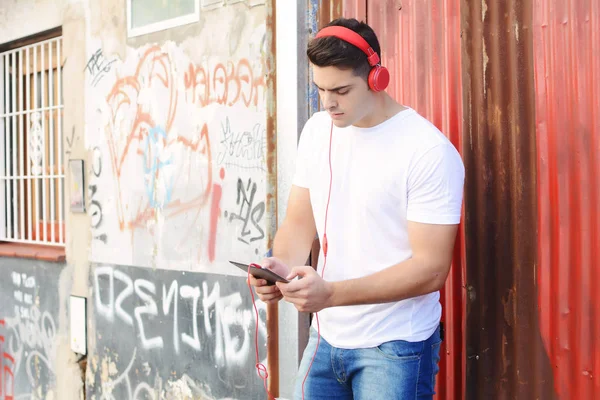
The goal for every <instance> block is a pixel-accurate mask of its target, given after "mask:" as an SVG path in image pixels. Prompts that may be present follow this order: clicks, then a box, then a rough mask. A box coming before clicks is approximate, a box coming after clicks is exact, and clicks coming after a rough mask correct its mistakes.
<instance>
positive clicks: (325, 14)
mask: <svg viewBox="0 0 600 400" xmlns="http://www.w3.org/2000/svg"><path fill="white" fill-rule="evenodd" d="M309 1H318V2H319V12H318V21H317V25H318V28H319V29H321V28H322V27H324V26H325V25H326V24H327V23H329V22H330V21H332V20H334V19H336V18H340V17H346V18H356V19H358V20H359V21H365V20H366V19H367V0H309Z"/></svg>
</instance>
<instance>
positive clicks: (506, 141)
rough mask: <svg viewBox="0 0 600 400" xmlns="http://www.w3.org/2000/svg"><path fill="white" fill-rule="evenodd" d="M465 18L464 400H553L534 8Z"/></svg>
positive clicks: (517, 2)
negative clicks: (540, 238) (540, 271)
mask: <svg viewBox="0 0 600 400" xmlns="http://www.w3.org/2000/svg"><path fill="white" fill-rule="evenodd" d="M461 15H462V17H461V20H462V41H463V54H462V56H463V63H462V65H463V87H464V89H463V95H464V101H463V104H464V114H465V128H464V143H463V154H464V158H465V167H466V171H467V172H466V185H465V187H466V191H465V208H466V221H465V228H466V234H465V237H466V269H467V324H466V327H467V328H466V346H467V348H466V351H467V370H466V379H467V381H466V398H467V399H478V400H479V399H544V400H545V399H552V398H555V397H556V394H555V393H554V391H553V376H552V365H551V363H550V360H549V358H548V356H547V354H546V352H545V350H544V345H543V342H542V336H541V334H540V323H539V319H538V308H540V306H542V307H546V305H545V304H538V302H537V299H538V293H537V275H536V262H537V257H536V254H537V240H536V238H537V235H536V228H537V217H536V214H537V196H536V189H535V188H536V137H535V117H534V115H535V96H534V72H533V63H534V58H533V38H532V36H533V35H532V30H531V21H532V17H533V1H532V0H510V1H491V0H483V1H477V2H472V1H470V0H462V2H461ZM540 101H542V102H543V101H545V99H541V100H540ZM562 133H563V134H564V133H565V132H562ZM556 222H558V221H556ZM571 240H573V238H571ZM558 312H559V311H558V310H557V313H558ZM574 398H576V397H574Z"/></svg>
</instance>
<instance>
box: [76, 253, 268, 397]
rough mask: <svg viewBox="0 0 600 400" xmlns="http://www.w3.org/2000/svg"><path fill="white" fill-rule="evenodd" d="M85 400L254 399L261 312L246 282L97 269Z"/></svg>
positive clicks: (259, 391)
mask: <svg viewBox="0 0 600 400" xmlns="http://www.w3.org/2000/svg"><path fill="white" fill-rule="evenodd" d="M92 280H93V282H92V285H93V295H92V299H93V300H92V303H93V307H94V325H95V329H94V330H95V332H96V333H95V338H94V339H93V340H94V341H95V343H96V344H95V348H96V351H95V354H93V355H92V356H91V357H90V358H89V359H88V372H87V391H88V398H90V399H119V400H129V399H221V398H228V399H250V398H252V399H256V398H263V397H264V396H265V393H264V388H263V384H262V381H261V380H260V378H258V376H257V374H256V370H255V368H254V365H255V363H256V349H257V347H256V345H255V339H256V340H258V351H259V360H260V361H261V362H262V363H264V364H265V365H266V360H265V355H266V346H265V340H266V331H265V324H264V322H265V318H266V307H265V305H264V303H262V302H258V303H257V304H256V305H257V308H256V311H257V312H258V313H259V317H258V318H259V321H260V323H259V329H258V336H256V323H255V321H256V311H255V309H254V307H253V305H252V301H251V297H250V295H249V292H248V287H247V286H246V283H245V280H244V278H238V277H230V276H228V277H226V276H224V275H216V274H204V273H190V272H187V273H186V272H177V271H153V270H152V269H149V268H135V267H116V266H111V265H105V264H102V265H96V266H95V268H94V273H93V277H92Z"/></svg>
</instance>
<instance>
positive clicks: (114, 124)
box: [104, 46, 265, 261]
mask: <svg viewBox="0 0 600 400" xmlns="http://www.w3.org/2000/svg"><path fill="white" fill-rule="evenodd" d="M176 70H177V68H175V63H174V61H173V60H172V59H171V57H170V55H169V54H167V53H166V52H164V51H162V50H161V48H160V47H158V46H154V47H150V48H148V49H147V50H146V51H145V52H144V53H143V55H142V56H141V58H140V60H139V62H138V64H137V67H136V68H135V71H134V73H133V74H131V75H127V76H123V77H121V78H119V79H118V80H117V81H116V82H115V83H114V85H113V86H112V88H111V89H110V91H109V93H108V95H107V97H106V103H107V105H108V109H109V110H108V113H109V115H108V123H107V125H106V126H105V127H104V132H105V135H106V138H107V143H108V151H109V158H110V163H111V165H112V170H113V171H114V173H115V179H116V187H117V192H118V193H119V195H118V197H117V199H116V203H117V204H116V208H117V217H118V223H119V229H120V230H121V231H122V232H123V231H126V230H130V231H131V232H132V235H133V232H134V230H135V229H138V228H143V227H144V226H145V225H146V224H147V223H148V222H149V221H152V220H153V219H155V218H156V216H157V212H158V209H160V211H161V214H162V216H163V217H164V218H170V217H174V216H177V215H180V214H182V213H184V212H189V211H194V210H195V211H196V213H195V217H194V221H195V220H197V219H198V218H199V215H200V210H201V209H203V208H204V207H205V206H207V205H208V203H209V201H211V202H210V216H209V221H207V222H208V223H209V225H210V229H209V237H208V250H207V253H208V256H209V260H210V261H213V260H214V257H215V243H216V234H217V222H218V217H219V214H220V206H219V204H220V200H221V193H222V189H221V184H220V182H219V183H213V159H212V153H211V143H210V139H209V132H208V126H207V124H206V123H204V124H203V125H202V127H201V128H200V130H199V132H198V134H197V136H196V137H195V138H192V139H191V138H190V137H189V135H188V136H187V137H185V136H181V135H179V134H178V133H177V132H175V130H176V129H174V126H173V125H174V121H175V119H176V116H177V110H178V101H179V102H181V103H184V102H185V103H187V104H194V105H195V106H196V107H204V106H207V105H209V104H213V103H216V104H220V105H227V106H232V105H235V104H241V105H243V106H245V107H250V106H251V105H254V106H256V105H257V104H258V102H259V92H260V90H261V88H262V89H264V87H265V83H264V79H263V78H262V76H260V77H258V78H256V77H255V76H254V74H253V71H252V68H251V65H250V62H249V61H248V60H246V59H242V60H239V61H238V62H237V63H234V62H229V63H227V66H225V65H223V64H217V65H216V66H215V67H214V68H213V70H212V72H207V69H205V68H204V67H202V66H197V65H194V64H190V65H189V67H188V70H187V72H185V74H184V76H183V77H182V78H183V85H181V84H179V85H178V83H179V82H181V81H177V76H176ZM181 91H185V93H180V92H181ZM183 95H184V96H183ZM153 98H154V99H160V101H161V102H162V104H166V105H167V106H166V107H156V106H154V107H153V106H152V101H153ZM124 132H126V134H125V135H123V133H124ZM123 136H125V138H124V139H123ZM182 148H183V149H184V150H183V151H184V152H185V157H188V158H189V159H194V160H198V159H199V160H203V162H202V165H203V166H204V167H203V168H202V170H200V171H198V170H191V163H190V167H189V168H190V170H188V171H178V173H176V174H174V176H172V177H167V176H166V173H165V171H166V170H167V168H169V167H171V164H173V163H177V162H179V160H172V159H169V157H166V156H165V154H169V152H170V151H175V150H172V149H178V150H177V151H182V150H181V149H182ZM132 156H138V157H140V158H141V161H142V162H143V165H144V171H145V174H146V178H145V179H146V185H147V188H146V189H147V194H148V199H149V200H148V201H146V202H140V204H137V205H133V204H125V203H126V201H125V200H124V199H123V196H122V195H121V193H122V189H124V188H126V187H125V182H124V181H123V180H122V178H123V172H124V168H127V167H126V165H127V162H128V160H130V157H132ZM129 162H130V161H129ZM182 172H187V173H182ZM220 176H221V180H223V178H224V170H221V172H220ZM185 177H194V179H195V181H194V182H193V185H194V186H195V187H196V188H200V189H201V190H200V191H198V190H197V191H196V192H195V196H193V197H191V198H189V197H188V198H185V199H182V198H180V197H178V196H177V195H173V193H172V189H173V188H174V187H178V185H177V183H178V180H179V179H184V178H185ZM164 182H167V183H166V184H165V183H164ZM160 184H162V186H164V187H166V188H165V189H164V193H162V194H161V195H159V196H157V195H156V192H157V190H156V189H157V187H158V186H159V185H160ZM185 185H189V183H186V184H185ZM185 185H181V186H185ZM157 197H158V198H157ZM211 198H212V200H211ZM128 207H130V209H131V208H132V207H135V208H134V209H135V210H136V211H135V213H134V215H131V211H129V214H128V213H127V211H126V210H127V208H128ZM192 225H194V224H190V229H192V228H191V226H192Z"/></svg>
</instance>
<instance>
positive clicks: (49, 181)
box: [0, 37, 65, 246]
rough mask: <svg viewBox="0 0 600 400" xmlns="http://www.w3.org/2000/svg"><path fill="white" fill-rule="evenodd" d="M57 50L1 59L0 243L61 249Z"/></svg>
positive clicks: (53, 43) (44, 46)
mask: <svg viewBox="0 0 600 400" xmlns="http://www.w3.org/2000/svg"><path fill="white" fill-rule="evenodd" d="M61 45H62V38H61V37H56V38H52V39H49V40H44V41H41V42H38V43H35V44H32V45H28V46H22V47H19V48H16V49H13V50H10V51H6V52H4V53H1V54H0V83H1V84H0V90H2V93H0V156H1V158H0V241H8V242H19V243H35V244H49V245H55V246H56V245H61V246H64V243H65V229H64V226H65V224H64V216H65V206H64V203H65V202H64V167H63V165H64V161H63V142H62V141H63V124H62V118H63V96H62V65H61V60H62V55H61Z"/></svg>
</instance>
